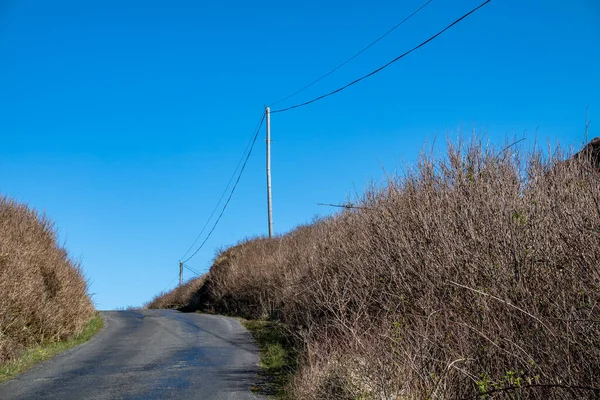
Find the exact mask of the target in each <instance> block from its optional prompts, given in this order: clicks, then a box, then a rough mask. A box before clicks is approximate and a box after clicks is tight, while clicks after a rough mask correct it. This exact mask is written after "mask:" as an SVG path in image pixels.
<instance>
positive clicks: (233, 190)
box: [182, 114, 265, 264]
mask: <svg viewBox="0 0 600 400" xmlns="http://www.w3.org/2000/svg"><path fill="white" fill-rule="evenodd" d="M264 121H265V114H263V116H262V118H261V120H260V122H259V124H258V127H257V128H256V132H255V133H254V138H253V140H252V145H251V146H250V150H249V151H248V154H247V155H246V159H245V160H244V164H243V165H242V168H241V170H240V172H239V174H238V177H237V179H236V181H235V184H234V185H233V188H232V189H231V193H229V197H228V198H227V201H226V202H225V205H224V206H223V209H222V210H221V213H220V214H219V217H218V218H217V220H216V221H215V223H214V225H213V226H212V228H211V230H210V232H208V235H207V236H206V238H205V239H204V241H203V242H202V244H200V246H199V247H198V248H197V249H196V251H194V253H192V255H191V256H189V257H188V258H186V259H185V260H183V261H182V262H183V263H184V264H185V263H186V262H188V261H189V260H191V259H192V258H193V257H194V256H195V255H196V254H198V252H199V251H200V249H202V248H203V247H204V245H205V244H206V242H207V241H208V239H209V238H210V236H211V235H212V233H213V232H214V230H215V228H216V227H217V225H218V224H219V221H221V218H222V217H223V213H225V210H226V209H227V206H228V205H229V202H230V201H231V197H232V196H233V193H234V192H235V189H236V188H237V185H238V183H239V182H240V179H241V177H242V174H243V173H244V169H245V168H246V164H248V159H250V155H251V154H252V150H253V149H254V145H255V144H256V139H257V138H258V133H259V132H260V128H261V127H262V124H263V122H264Z"/></svg>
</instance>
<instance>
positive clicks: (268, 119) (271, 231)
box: [265, 107, 273, 238]
mask: <svg viewBox="0 0 600 400" xmlns="http://www.w3.org/2000/svg"><path fill="white" fill-rule="evenodd" d="M265 113H266V114H267V206H268V209H269V237H270V238H272V237H273V209H272V206H271V110H270V109H269V107H266V108H265Z"/></svg>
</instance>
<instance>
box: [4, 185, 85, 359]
mask: <svg viewBox="0 0 600 400" xmlns="http://www.w3.org/2000/svg"><path fill="white" fill-rule="evenodd" d="M93 313H94V307H93V305H92V303H91V301H90V299H89V297H88V295H87V284H86V281H85V280H84V277H83V274H82V271H81V269H80V266H79V265H78V264H77V263H75V262H73V261H72V260H71V259H69V257H68V255H67V252H66V250H65V249H64V248H62V247H60V246H59V245H58V244H57V238H56V232H55V230H54V227H53V224H52V223H51V222H50V221H49V220H48V219H47V218H46V217H45V216H40V215H38V214H37V213H36V212H35V211H32V210H30V209H29V208H27V207H26V206H24V205H22V204H18V203H16V202H14V201H12V200H9V199H7V198H6V197H2V196H0V362H4V361H7V360H8V359H10V358H13V357H14V356H17V355H18V354H19V352H20V351H21V350H22V349H23V348H25V347H28V346H32V345H36V344H41V343H49V342H54V341H58V340H63V339H67V338H69V337H71V336H73V335H75V334H78V333H80V332H81V331H82V329H83V327H84V326H85V325H86V323H87V322H88V321H89V320H90V318H91V317H92V316H93Z"/></svg>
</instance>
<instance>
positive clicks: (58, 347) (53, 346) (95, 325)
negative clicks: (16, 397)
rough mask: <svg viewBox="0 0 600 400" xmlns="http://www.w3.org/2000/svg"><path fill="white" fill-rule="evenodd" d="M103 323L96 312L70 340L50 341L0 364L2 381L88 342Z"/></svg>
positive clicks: (0, 379)
mask: <svg viewBox="0 0 600 400" xmlns="http://www.w3.org/2000/svg"><path fill="white" fill-rule="evenodd" d="M103 325H104V322H103V321H102V317H101V316H100V314H96V316H94V318H92V319H91V320H90V322H88V324H87V325H86V326H85V328H84V329H83V331H82V332H81V334H79V335H77V336H74V337H72V338H71V339H69V340H65V341H62V342H55V343H49V344H46V345H41V346H36V347H33V348H30V349H27V350H25V351H24V352H23V354H21V356H20V357H19V358H17V359H15V360H12V361H9V362H7V363H4V364H0V382H4V381H6V380H9V379H11V378H13V377H15V376H16V375H19V374H22V373H23V372H25V371H27V370H28V369H30V368H32V367H33V366H34V365H36V364H37V363H39V362H42V361H46V360H49V359H50V358H52V357H54V356H56V355H58V354H59V353H62V352H63V351H65V350H68V349H70V348H73V347H75V346H77V345H80V344H82V343H84V342H87V341H88V340H90V339H91V338H92V336H94V335H95V334H96V333H97V332H98V331H99V330H100V328H102V326H103Z"/></svg>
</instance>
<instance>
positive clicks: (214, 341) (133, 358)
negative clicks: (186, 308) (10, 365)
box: [0, 310, 260, 400]
mask: <svg viewBox="0 0 600 400" xmlns="http://www.w3.org/2000/svg"><path fill="white" fill-rule="evenodd" d="M102 316H103V317H104V320H105V327H104V329H103V330H102V331H101V332H100V333H98V334H97V335H96V336H95V337H94V338H92V340H91V341H89V342H88V343H85V344H83V345H81V346H79V347H77V348H75V349H72V350H69V351H67V352H65V353H63V354H61V355H59V356H58V357H56V358H54V359H52V360H50V361H48V362H45V363H42V364H40V365H38V366H37V367H35V368H34V369H32V370H31V371H29V372H27V373H25V374H23V375H20V376H19V377H17V378H15V379H13V380H11V381H8V382H6V383H4V384H0V399H2V400H12V399H206V400H209V399H232V400H237V399H240V400H242V399H257V398H260V397H259V396H257V395H255V394H253V393H252V392H251V390H250V389H251V387H252V386H253V385H254V384H256V383H257V381H258V379H259V377H258V373H259V368H258V366H257V364H258V351H257V349H256V347H255V345H254V343H253V341H252V337H251V336H250V334H249V333H248V332H247V331H246V330H245V329H244V328H243V327H242V326H241V325H240V323H239V322H238V321H237V320H235V319H232V318H227V317H221V316H216V315H204V314H193V313H187V314H186V313H181V312H178V311H174V310H132V311H107V312H102Z"/></svg>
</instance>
